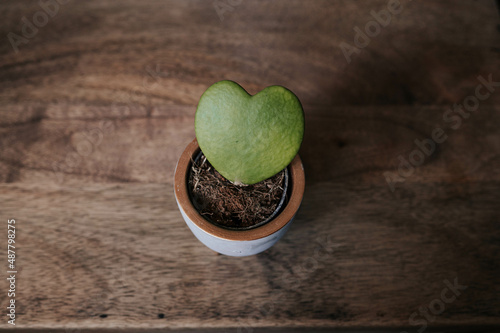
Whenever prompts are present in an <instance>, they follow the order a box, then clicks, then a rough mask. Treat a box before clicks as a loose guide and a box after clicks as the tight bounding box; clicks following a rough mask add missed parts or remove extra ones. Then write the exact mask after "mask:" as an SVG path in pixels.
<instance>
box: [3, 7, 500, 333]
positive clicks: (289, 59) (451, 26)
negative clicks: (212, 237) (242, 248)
mask: <svg viewBox="0 0 500 333" xmlns="http://www.w3.org/2000/svg"><path fill="white" fill-rule="evenodd" d="M401 3H402V4H403V6H404V8H403V10H402V12H401V13H400V14H398V15H397V16H393V17H392V20H391V23H390V24H389V25H388V26H387V27H384V28H382V29H381V32H380V34H379V35H378V36H376V37H374V38H373V39H372V40H371V42H370V44H369V45H368V46H367V47H365V48H363V49H361V51H360V53H359V54H353V55H352V61H351V63H349V64H348V63H347V61H346V59H345V58H344V56H343V54H342V51H341V50H340V48H339V44H340V43H341V42H348V43H350V44H353V38H354V35H355V32H354V31H353V28H354V27H356V26H358V27H364V26H365V25H366V23H367V22H369V21H370V20H372V19H373V18H372V17H371V16H370V11H371V10H374V11H380V10H382V9H384V8H386V6H387V1H378V0H377V1H366V2H363V4H361V3H358V2H342V1H335V2H329V1H308V2H300V1H273V2H264V1H243V2H241V4H239V5H237V6H234V8H233V10H232V11H228V12H226V13H224V20H222V21H221V20H220V19H219V17H218V15H217V13H216V11H215V9H214V7H213V2H211V1H141V2H133V1H121V2H112V1H85V2H76V1H74V2H73V1H70V2H68V3H67V4H65V5H60V8H59V11H58V13H57V14H56V15H55V16H54V17H53V18H51V19H50V20H49V22H48V23H47V25H46V26H44V27H41V28H40V29H39V31H38V33H37V34H36V36H34V37H33V38H30V39H29V42H28V43H27V44H22V45H20V46H19V52H18V53H15V52H14V51H13V49H12V47H11V45H10V43H9V42H8V39H7V38H5V37H2V38H3V39H2V42H1V43H0V101H1V103H0V182H1V184H0V220H2V221H3V222H2V223H5V222H6V220H7V219H8V218H15V219H16V220H17V226H18V236H17V241H18V246H19V250H18V257H17V260H18V265H19V273H18V285H17V286H18V288H19V293H18V294H17V297H16V300H17V302H18V308H17V310H18V312H17V313H18V318H17V325H16V328H24V329H32V328H42V329H60V330H61V331H63V332H66V333H69V332H74V329H76V330H77V332H79V329H82V328H88V329H90V328H113V329H121V328H126V329H129V330H138V329H146V328H168V329H182V328H193V329H208V328H212V329H216V328H224V329H227V330H228V331H236V329H238V328H239V329H240V331H250V330H254V331H258V329H259V328H263V327H267V328H276V329H287V328H294V327H318V328H341V329H342V328H346V329H348V328H349V329H351V328H359V327H366V328H372V329H373V328H381V327H382V328H383V327H387V328H390V329H392V330H396V331H398V330H399V329H402V328H405V327H406V328H407V329H406V330H408V331H411V330H413V331H416V330H418V329H419V328H420V327H421V324H420V325H419V324H414V323H413V324H412V322H410V321H409V320H410V317H411V316H412V314H413V313H417V314H418V313H419V308H421V307H428V306H429V304H430V303H431V302H432V301H433V300H435V299H439V298H441V293H442V291H443V289H444V288H446V284H445V283H444V282H443V281H444V280H448V281H451V282H453V281H454V279H455V278H456V279H457V280H458V282H459V283H460V284H463V285H466V286H467V289H466V290H464V291H463V292H462V293H461V295H460V296H459V297H457V299H456V300H455V301H453V302H451V303H449V304H446V308H445V310H444V312H443V313H441V314H440V315H437V316H435V317H433V321H430V320H429V321H428V324H429V325H430V326H431V327H429V329H428V331H429V332H431V331H435V330H439V328H440V327H443V326H445V327H447V328H452V327H461V326H463V327H473V328H472V329H471V331H475V330H476V329H478V327H480V326H481V327H483V328H484V327H487V326H488V327H493V328H491V331H495V330H497V329H498V327H499V326H500V288H499V287H498V277H499V276H500V267H499V264H498V262H499V256H498V253H500V228H499V223H498V222H499V216H500V214H499V213H500V209H499V208H498V201H499V198H500V196H499V193H500V172H499V170H500V155H499V152H500V132H499V130H498V124H499V123H500V88H496V91H494V92H492V93H491V96H490V97H489V98H487V99H486V100H484V101H481V103H480V106H479V109H478V110H477V111H476V112H473V113H471V114H470V116H469V117H468V118H467V119H463V120H462V123H461V124H460V126H459V128H457V129H453V128H451V127H450V125H451V124H450V123H447V122H445V121H444V120H443V115H444V114H445V113H446V112H447V110H449V108H450V107H452V106H453V104H454V103H462V102H463V101H464V99H465V98H466V97H467V96H469V95H474V93H475V89H476V86H477V85H478V84H479V81H478V79H477V77H478V76H482V77H485V78H487V77H488V75H490V74H491V75H492V77H493V79H494V81H500V71H499V69H500V62H499V45H500V44H499V42H500V32H499V30H498V24H499V23H500V20H499V15H498V12H497V9H496V7H495V3H494V2H493V1H487V0H483V1H474V2H469V1H451V0H449V1H435V2H432V3H424V2H420V1H412V2H406V1H405V2H403V1H401ZM0 9H1V11H2V13H4V14H2V20H3V21H2V25H1V28H0V30H1V31H0V32H1V33H0V36H6V35H7V34H8V33H9V32H11V31H12V32H15V33H17V34H21V27H22V23H20V21H21V18H22V17H23V16H26V17H27V18H29V19H30V20H31V19H32V16H33V14H34V13H36V12H37V11H38V10H40V7H39V5H38V2H36V1H5V2H2V4H0ZM221 79H230V80H235V81H237V82H239V83H240V84H242V86H243V87H245V88H246V89H248V91H249V92H250V93H256V92H257V91H259V90H261V89H263V88H265V87H266V86H269V85H273V84H280V85H284V86H286V87H288V88H290V89H291V90H292V91H294V92H295V93H296V94H297V96H298V97H299V98H300V100H301V101H302V103H303V105H304V109H305V113H306V136H305V140H304V143H303V146H302V148H301V151H300V155H301V157H302V160H303V162H304V165H305V169H306V178H307V183H306V194H305V197H304V201H303V204H302V207H301V209H300V211H299V214H298V216H297V218H296V221H295V222H294V225H293V226H292V227H291V229H290V231H289V232H288V233H287V234H286V235H285V237H284V238H283V239H282V240H281V241H280V242H279V243H278V244H277V245H276V246H274V247H273V248H272V249H270V250H268V251H266V252H265V253H262V254H260V255H257V256H253V257H248V258H230V257H225V256H221V255H216V254H215V253H213V252H211V251H210V250H208V249H207V248H205V247H204V246H203V245H202V244H201V243H199V242H198V241H197V240H196V239H195V237H194V236H193V235H192V233H191V232H190V231H189V229H188V228H187V226H186V225H185V223H184V222H183V220H182V217H181V215H180V213H179V211H178V209H177V207H176V203H175V199H174V196H173V189H172V181H173V172H174V169H175V164H176V161H177V159H178V157H179V156H180V154H181V152H182V151H183V150H184V148H185V146H186V145H187V144H188V143H189V142H190V141H191V140H192V139H193V138H194V125H193V123H194V112H195V109H196V104H197V101H198V99H199V97H200V96H201V94H202V93H203V91H204V90H205V89H206V88H207V87H208V86H209V85H210V84H212V83H214V82H216V81H219V80H221ZM437 127H440V128H443V130H444V131H445V133H446V135H448V138H447V140H446V141H445V142H443V143H442V144H439V145H437V148H436V151H435V152H434V153H433V154H431V155H430V156H429V157H426V158H425V160H424V163H423V164H422V165H421V166H419V167H417V168H415V170H414V172H413V174H412V175H410V176H409V177H406V178H404V177H403V178H402V179H401V178H400V179H399V182H397V183H395V191H394V192H392V191H391V190H390V187H389V186H388V184H387V181H386V178H385V176H384V173H386V172H391V173H392V174H393V175H394V174H398V165H399V160H398V156H399V155H401V156H403V157H404V158H406V159H408V158H409V155H410V154H411V152H412V151H413V150H414V149H415V148H416V145H415V143H414V140H416V139H417V140H424V139H426V138H429V137H431V135H432V131H433V130H434V129H435V128H437ZM1 239H2V240H3V241H2V242H5V240H6V236H1ZM0 258H1V259H0V260H1V261H2V262H3V260H4V259H3V258H6V248H5V246H3V245H1V246H0ZM2 267H3V266H2ZM4 275H5V273H4V269H3V268H2V274H1V277H2V278H1V279H0V295H2V296H1V297H0V308H3V309H5V307H6V305H7V301H8V299H7V297H4V295H5V294H6V292H4V291H6V290H7V289H8V288H7V282H6V280H5V279H4V278H3V277H4ZM422 318H424V317H422V315H420V314H418V316H417V317H416V319H417V320H418V319H420V320H422ZM4 319H5V318H4ZM485 325H487V326H485ZM408 327H409V328H408ZM8 328H10V327H9V325H7V324H6V321H5V320H2V321H1V322H0V329H8ZM489 330H490V329H489V328H484V331H489Z"/></svg>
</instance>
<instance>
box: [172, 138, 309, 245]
mask: <svg viewBox="0 0 500 333" xmlns="http://www.w3.org/2000/svg"><path fill="white" fill-rule="evenodd" d="M199 150H200V147H199V145H198V140H197V139H196V138H195V139H194V140H193V141H191V143H190V144H189V145H188V146H187V147H186V149H185V150H184V152H183V153H182V155H181V157H180V158H179V161H178V162H177V166H176V168H175V176H174V192H175V198H176V199H177V202H178V204H179V206H180V208H181V209H182V210H183V211H184V213H185V214H186V216H187V217H188V218H189V219H190V220H191V221H193V223H194V224H196V226H197V227H198V228H200V229H202V230H203V231H204V232H206V233H208V234H210V235H212V236H215V237H217V238H222V239H226V240H232V241H251V240H256V239H260V238H264V237H267V236H270V235H272V234H274V233H275V232H277V231H278V230H280V229H281V228H283V227H284V226H285V225H287V224H288V223H289V222H290V221H291V220H292V218H293V217H294V216H295V214H296V213H297V211H298V209H299V206H300V204H301V202H302V197H303V196H304V189H305V175H304V167H303V166H302V161H301V159H300V157H299V155H298V154H297V155H296V156H295V158H294V159H293V160H292V162H291V163H290V164H289V165H288V168H289V177H290V178H289V182H290V183H289V186H290V187H291V189H290V198H289V200H288V203H287V205H286V207H285V208H284V209H283V210H282V211H281V213H279V214H278V215H277V216H276V217H275V218H274V219H272V220H271V221H269V222H267V223H266V224H264V225H262V226H259V227H256V228H253V229H248V230H230V229H225V228H222V227H219V226H216V225H215V224H213V223H211V222H209V221H207V220H206V219H205V218H203V217H202V216H201V215H200V214H199V213H198V211H197V210H196V208H195V207H194V206H193V204H192V203H191V199H190V198H189V191H188V177H187V176H188V170H189V169H190V167H191V158H192V157H193V156H194V155H195V154H196V153H197V152H198V151H199Z"/></svg>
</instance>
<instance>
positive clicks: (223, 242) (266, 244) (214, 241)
mask: <svg viewBox="0 0 500 333" xmlns="http://www.w3.org/2000/svg"><path fill="white" fill-rule="evenodd" d="M177 206H179V210H180V211H181V214H182V217H183V218H184V221H186V224H187V225H188V227H189V229H191V231H192V232H193V234H194V235H195V236H196V238H198V240H199V241H200V242H202V243H203V244H205V245H206V246H208V247H209V248H210V249H212V250H214V251H216V252H219V253H221V254H225V255H227V256H233V257H245V256H251V255H254V254H257V253H260V252H262V251H265V250H267V249H268V248H270V247H271V246H273V245H274V244H275V243H276V242H277V241H278V240H279V239H280V238H281V237H283V235H284V234H285V233H286V232H287V230H288V228H289V227H290V225H291V224H292V221H293V218H292V219H291V220H290V222H288V223H287V224H286V225H285V226H284V227H283V228H281V229H280V230H278V231H276V232H275V233H273V234H271V235H269V236H267V237H263V238H259V239H255V240H251V241H236V240H228V239H223V238H219V237H216V236H214V235H212V234H209V233H207V232H206V231H204V230H203V229H201V228H200V227H198V226H197V225H196V224H195V223H194V222H193V221H191V220H190V219H189V217H188V216H187V215H186V213H185V212H184V210H183V209H182V207H181V205H179V202H178V201H177ZM207 223H209V222H207ZM242 232H244V231H242Z"/></svg>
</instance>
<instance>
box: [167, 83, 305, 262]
mask: <svg viewBox="0 0 500 333" xmlns="http://www.w3.org/2000/svg"><path fill="white" fill-rule="evenodd" d="M195 132H196V138H195V139H194V140H193V141H192V142H191V143H190V144H189V145H188V146H187V148H186V149H185V151H184V152H183V154H182V155H181V157H180V159H179V161H178V163H177V167H176V170H175V179H174V192H175V197H176V200H177V204H178V206H179V209H180V211H181V214H182V216H183V218H184V220H185V221H186V223H187V225H188V226H189V228H190V229H191V231H192V232H193V233H194V235H195V236H196V237H197V238H198V239H199V240H200V241H201V242H202V243H203V244H205V245H206V246H208V247H209V248H211V249H212V250H214V251H217V252H219V253H221V254H225V255H229V256H248V255H253V254H257V253H259V252H262V251H264V250H266V249H268V248H269V247H271V246H272V245H274V244H275V243H276V242H277V241H278V240H279V239H280V238H281V237H282V236H283V234H284V233H285V232H286V231H287V230H288V228H289V226H290V224H291V222H292V220H293V218H294V216H295V214H296V212H297V210H298V209H299V206H300V203H301V201H302V197H303V194H304V187H305V177H304V169H303V166H302V162H301V160H300V157H299V156H298V154H297V153H298V150H299V148H300V145H301V143H302V139H303V135H304V112H303V109H302V105H301V104H300V101H299V100H298V98H297V97H296V96H295V95H294V94H293V93H292V92H291V91H289V90H288V89H286V88H284V87H281V86H270V87H267V88H265V89H264V90H262V91H260V92H259V93H257V94H255V95H253V96H251V95H250V94H248V93H247V92H246V91H245V90H244V89H243V88H242V87H241V86H239V85H238V84H237V83H235V82H232V81H220V82H217V83H215V84H213V85H212V86H210V87H209V88H208V89H207V90H206V91H205V92H204V93H203V95H202V96H201V98H200V101H199V103H198V107H197V110H196V116H195Z"/></svg>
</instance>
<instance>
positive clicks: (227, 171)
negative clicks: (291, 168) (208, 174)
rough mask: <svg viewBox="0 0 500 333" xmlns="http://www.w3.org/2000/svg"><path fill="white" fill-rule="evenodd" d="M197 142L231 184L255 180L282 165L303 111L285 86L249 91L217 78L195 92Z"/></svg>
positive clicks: (297, 138)
mask: <svg viewBox="0 0 500 333" xmlns="http://www.w3.org/2000/svg"><path fill="white" fill-rule="evenodd" d="M195 131H196V137H197V139H198V144H199V145H200V148H201V150H202V151H203V153H204V154H205V156H206V157H207V159H208V161H209V162H210V163H211V164H212V166H213V167H214V168H215V169H216V170H217V171H218V172H219V173H220V174H221V175H222V176H224V177H225V178H226V179H228V180H230V181H232V182H233V183H235V184H255V183H258V182H260V181H262V180H265V179H267V178H269V177H272V176H274V175H275V174H277V173H278V172H280V171H281V170H283V169H284V168H285V167H286V166H287V165H288V164H290V162H291V161H292V159H293V158H294V157H295V155H296V154H297V152H298V150H299V148H300V144H301V143H302V138H303V136H304V112H303V110H302V105H301V104H300V101H299V99H298V98H297V96H295V95H294V94H293V93H292V92H291V91H290V90H288V89H286V88H284V87H281V86H270V87H267V88H265V89H264V90H262V91H260V92H259V93H257V94H255V95H254V96H251V95H250V94H248V93H247V92H246V91H245V90H244V89H243V88H242V87H241V86H240V85H238V84H237V83H235V82H232V81H220V82H217V83H215V84H213V85H212V86H210V87H209V88H208V89H207V90H206V91H205V92H204V93H203V95H202V96H201V98H200V101H199V103H198V108H197V110H196V116H195Z"/></svg>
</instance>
